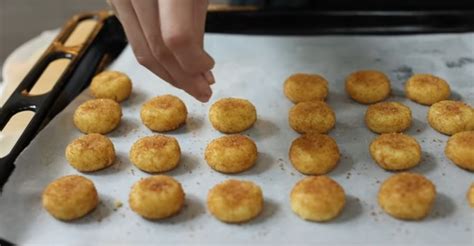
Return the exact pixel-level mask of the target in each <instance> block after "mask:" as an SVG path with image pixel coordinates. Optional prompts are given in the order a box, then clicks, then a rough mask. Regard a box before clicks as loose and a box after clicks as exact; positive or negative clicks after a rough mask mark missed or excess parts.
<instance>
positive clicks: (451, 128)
mask: <svg viewBox="0 0 474 246" xmlns="http://www.w3.org/2000/svg"><path fill="white" fill-rule="evenodd" d="M428 123H430V126H431V127H433V129H435V130H436V131H438V132H441V133H443V134H446V135H453V134H455V133H458V132H462V131H473V130H474V109H473V108H472V107H471V106H469V105H467V104H465V103H463V102H460V101H450V100H445V101H441V102H437V103H435V104H433V105H431V107H430V109H429V110H428Z"/></svg>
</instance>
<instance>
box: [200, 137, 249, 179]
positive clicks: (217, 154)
mask: <svg viewBox="0 0 474 246" xmlns="http://www.w3.org/2000/svg"><path fill="white" fill-rule="evenodd" d="M257 155H258V152H257V145H255V142H254V141H253V140H252V139H250V138H248V137H246V136H243V135H237V134H236V135H228V136H223V137H220V138H217V139H214V140H212V142H210V143H209V144H208V145H207V147H206V151H205V153H204V158H205V159H206V161H207V164H209V166H210V167H212V168H213V169H214V170H216V171H219V172H223V173H238V172H242V171H245V170H247V169H249V168H251V167H252V166H253V165H254V164H255V161H256V160H257Z"/></svg>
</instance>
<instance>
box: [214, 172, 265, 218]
mask: <svg viewBox="0 0 474 246" xmlns="http://www.w3.org/2000/svg"><path fill="white" fill-rule="evenodd" d="M207 208H208V209H209V211H210V212H211V214H212V215H214V217H216V218H217V219H219V220H221V221H223V222H227V223H241V222H247V221H249V220H251V219H253V218H255V217H257V216H258V215H259V214H260V212H261V211H262V209H263V194H262V190H261V189H260V187H259V186H258V185H256V184H254V183H253V182H250V181H242V180H235V179H229V180H226V181H224V182H222V183H219V184H217V185H215V186H214V187H212V189H211V190H210V191H209V193H208V195H207Z"/></svg>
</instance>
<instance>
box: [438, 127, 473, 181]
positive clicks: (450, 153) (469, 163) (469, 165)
mask: <svg viewBox="0 0 474 246" xmlns="http://www.w3.org/2000/svg"><path fill="white" fill-rule="evenodd" d="M444 153H445V154H446V157H448V158H449V159H450V160H451V161H452V162H453V163H454V164H456V165H458V166H459V167H461V168H464V169H466V170H469V171H471V172H473V171H474V131H465V132H458V133H456V134H454V135H452V136H451V137H449V139H448V143H447V144H446V148H445V149H444Z"/></svg>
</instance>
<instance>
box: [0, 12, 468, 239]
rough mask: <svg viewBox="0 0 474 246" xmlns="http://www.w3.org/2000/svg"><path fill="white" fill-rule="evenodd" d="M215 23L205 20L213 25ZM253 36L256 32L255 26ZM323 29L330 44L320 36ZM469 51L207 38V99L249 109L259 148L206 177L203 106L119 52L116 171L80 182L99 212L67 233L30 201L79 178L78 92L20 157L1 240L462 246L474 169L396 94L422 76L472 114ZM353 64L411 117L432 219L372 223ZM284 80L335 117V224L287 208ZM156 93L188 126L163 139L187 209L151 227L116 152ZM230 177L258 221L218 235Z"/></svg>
mask: <svg viewBox="0 0 474 246" xmlns="http://www.w3.org/2000/svg"><path fill="white" fill-rule="evenodd" d="M234 13H235V12H234ZM216 15H221V13H216ZM212 16H213V14H211V15H210V19H209V20H208V21H210V22H211V23H212V22H213V21H212V18H213V17H212ZM115 22H116V20H115ZM117 24H118V23H115V24H114V26H117ZM471 24H472V23H471ZM468 26H471V25H470V24H469V25H468ZM207 30H208V31H211V32H214V31H215V32H219V30H220V29H219V28H216V27H212V24H209V25H208V28H207ZM313 30H318V27H316V28H314V29H313ZM260 31H262V32H263V33H265V30H260ZM272 32H276V31H275V30H273V31H272ZM242 33H252V34H255V33H257V32H256V31H255V30H253V31H248V30H247V31H242ZM283 33H284V32H283ZM315 33H318V32H315ZM324 33H326V34H327V32H320V34H324ZM335 33H337V32H335ZM355 33H357V32H355ZM362 33H365V32H362ZM375 33H377V32H375ZM408 33H411V32H408ZM292 34H296V32H294V33H292ZM304 34H306V33H304ZM383 34H386V33H383ZM394 34H400V33H397V32H394ZM249 44H250V45H249ZM473 44H474V37H473V34H453V35H413V36H397V37H391V36H385V37H380V36H323V37H301V36H294V37H270V36H254V37H249V36H241V35H208V36H207V37H206V48H207V49H208V50H209V52H210V53H211V54H213V55H214V57H215V58H216V60H217V66H216V68H215V71H214V72H215V75H216V78H217V80H218V83H217V84H216V85H215V86H214V87H213V89H214V91H215V92H214V96H213V99H212V100H215V99H217V98H220V97H226V96H236V97H244V98H248V99H250V100H251V101H252V102H254V103H255V105H256V107H257V110H258V115H259V120H258V121H257V123H256V125H255V127H254V128H252V129H250V130H249V131H247V132H245V134H248V135H250V136H251V137H252V138H254V139H255V140H256V142H257V145H258V147H259V154H260V157H259V160H258V163H257V166H256V167H255V168H253V169H251V170H249V171H247V172H245V173H243V174H238V175H223V174H220V173H216V172H214V171H212V170H211V169H210V168H209V167H208V166H207V165H206V164H205V162H204V161H203V158H202V155H203V149H204V148H205V145H206V144H207V143H208V142H209V141H210V140H211V139H213V138H215V137H218V136H221V134H219V133H217V132H216V131H215V130H213V129H212V127H211V126H210V124H209V122H208V121H207V117H206V114H207V110H208V104H200V103H197V102H196V101H195V100H193V99H192V98H190V97H189V96H188V95H186V94H185V93H183V92H181V91H178V90H176V89H174V88H171V87H169V86H168V85H167V84H166V83H164V82H163V81H161V80H160V79H158V78H156V77H155V76H153V75H152V74H151V73H150V72H148V71H147V70H145V69H143V68H142V67H141V66H139V65H138V64H136V62H135V59H134V57H133V55H132V52H131V50H130V49H129V48H127V49H126V50H125V52H124V53H123V54H122V55H121V56H120V58H119V59H118V60H117V61H116V62H115V63H114V64H113V65H112V66H111V67H110V69H117V70H120V71H124V72H126V73H128V74H129V75H130V76H131V77H132V79H133V81H134V92H133V94H132V97H131V98H130V99H129V100H128V101H126V102H125V103H123V104H122V106H123V109H124V118H123V120H122V123H121V126H120V127H119V129H117V130H116V131H114V132H113V133H111V134H109V137H111V139H112V141H113V142H114V144H115V146H116V148H117V153H118V161H117V163H116V164H115V165H114V166H113V167H111V168H109V169H106V170H104V171H101V172H98V173H94V174H88V175H86V176H87V177H88V178H90V179H92V180H93V181H94V182H95V184H96V186H97V188H98V190H99V193H100V197H101V203H100V206H99V207H98V209H96V210H95V211H94V212H93V213H92V214H91V215H89V216H87V217H85V218H83V219H81V220H79V221H76V222H73V223H64V222H59V221H56V220H54V219H52V218H51V217H50V216H49V215H47V214H46V213H45V212H44V210H42V208H41V205H40V194H41V191H42V189H43V188H44V186H45V185H46V184H47V183H49V182H50V181H51V180H53V179H55V178H57V177H59V176H62V175H66V174H73V173H77V172H76V171H75V170H74V169H72V168H71V167H70V166H69V165H67V162H66V160H65V158H64V156H63V155H64V154H63V152H64V148H65V146H66V145H67V143H68V142H69V141H71V140H72V139H74V138H76V137H78V136H80V135H81V134H80V133H79V132H78V131H77V130H76V129H75V128H74V127H73V124H72V113H73V111H74V109H75V108H76V107H77V106H78V105H79V104H80V103H82V102H84V101H85V100H87V99H89V98H90V97H89V96H88V95H87V94H86V93H83V94H81V95H80V96H79V97H78V98H76V99H75V100H74V101H73V102H72V103H71V105H69V106H68V107H67V108H66V109H65V110H64V111H63V112H61V113H60V114H59V115H58V116H57V117H56V118H54V119H53V120H52V122H51V124H50V125H48V126H46V127H45V128H44V130H43V131H42V132H40V133H39V134H38V136H37V138H36V139H34V140H33V142H32V143H31V144H30V146H29V147H27V148H26V149H25V151H24V152H23V153H22V154H21V155H20V156H19V158H18V160H17V162H16V166H17V170H16V171H15V172H14V173H13V175H12V176H11V179H10V181H9V182H7V183H6V186H5V189H4V191H3V193H2V194H1V197H0V218H1V221H0V222H1V223H0V237H4V238H6V239H8V240H11V241H13V242H17V243H20V244H25V243H39V244H49V245H51V244H57V245H63V244H78V245H82V244H112V243H113V244H131V243H150V242H160V243H163V244H171V243H182V244H196V243H202V244H205V243H207V244H208V243H214V244H222V243H234V244H244V243H245V244H252V243H267V244H289V243H301V244H304V243H307V244H310V243H323V244H326V245H328V244H333V245H334V244H335V245H341V244H351V243H355V244H363V245H366V244H369V243H372V244H376V245H382V244H385V245H398V244H404V245H405V244H430V245H432V244H449V245H472V242H473V233H472V230H473V228H472V221H473V217H472V216H473V215H472V211H471V210H470V209H469V208H468V206H467V203H466V201H465V192H466V189H467V187H468V185H469V184H470V182H472V173H468V172H466V171H464V170H461V169H458V168H456V167H455V166H454V165H452V164H450V162H449V161H448V160H447V159H446V158H445V157H444V155H443V154H442V153H443V151H442V150H443V147H444V143H445V141H446V139H447V137H446V136H443V135H440V134H438V133H436V132H435V131H433V130H432V129H431V128H430V127H429V126H428V125H427V124H426V120H425V117H426V111H427V108H426V107H424V106H421V105H417V104H414V103H412V102H410V101H408V100H406V99H404V98H403V96H402V94H403V93H402V92H401V90H402V84H403V81H404V80H405V79H406V78H407V77H408V76H409V75H411V74H412V73H413V72H430V73H435V74H437V75H439V76H441V77H445V78H447V79H448V81H450V82H451V85H452V88H453V91H454V95H453V98H455V99H462V100H464V101H466V102H468V103H470V104H473V103H474V102H473V98H474V92H473V84H472V77H473V75H474V71H473V63H474V62H473V61H474V58H473V55H472V54H473V53H474V47H473ZM84 66H85V65H84ZM363 68H375V69H380V70H382V71H384V72H386V73H387V74H388V75H389V76H390V77H391V79H392V82H393V87H394V93H393V97H392V98H391V100H396V101H402V102H404V103H406V104H407V105H409V106H410V107H411V108H412V110H413V114H414V118H415V120H414V125H413V126H412V128H411V129H410V130H409V131H408V133H409V134H411V135H414V136H415V137H416V138H417V139H418V140H419V141H420V143H421V145H422V147H423V150H424V158H423V163H422V164H421V165H420V166H419V167H417V168H415V169H414V171H416V172H420V173H423V174H425V175H426V176H428V177H429V178H430V179H432V180H433V181H434V182H435V184H436V185H437V187H438V192H439V196H438V199H437V201H436V205H435V208H434V211H433V213H432V214H431V215H430V217H429V218H428V219H427V220H425V221H423V222H420V223H417V222H403V221H398V220H395V219H392V218H390V217H388V216H386V215H385V214H383V213H382V211H380V209H379V208H378V206H377V204H376V202H375V195H376V192H377V189H378V187H379V185H380V182H381V181H382V180H384V179H385V178H387V177H388V176H389V175H390V174H391V173H389V172H385V171H383V170H381V169H380V168H378V167H377V166H376V165H375V164H374V163H373V162H372V160H371V159H370V156H369V155H368V151H367V146H368V143H369V142H370V140H371V139H372V138H373V137H375V135H374V134H373V133H371V132H370V131H368V130H367V129H366V128H365V126H364V125H363V113H364V111H365V108H366V106H364V105H359V104H356V103H354V102H352V101H350V100H349V99H348V98H347V97H346V96H345V94H344V91H343V79H344V76H345V75H347V74H348V73H349V72H351V71H353V70H357V69H363ZM294 72H316V73H321V74H323V75H324V76H326V77H327V78H328V79H329V81H330V91H331V92H330V96H329V98H328V103H329V104H330V105H331V106H332V107H333V108H334V109H335V111H336V115H337V118H338V123H337V125H336V128H335V129H334V130H333V131H332V132H331V133H330V135H331V136H333V137H334V138H335V139H336V140H337V142H338V144H339V146H340V148H341V152H342V154H343V158H342V160H341V162H340V164H339V166H338V168H337V169H336V170H334V171H333V172H331V173H330V176H331V177H333V178H334V179H336V180H337V181H338V182H339V183H341V184H342V185H343V187H344V188H345V189H346V192H347V193H348V204H347V208H346V209H345V211H344V212H343V214H342V215H341V217H339V218H338V219H336V221H334V222H330V223H323V224H318V223H310V222H305V221H301V220H300V219H298V218H297V217H296V216H295V215H293V214H292V212H291V210H290V208H289V204H288V193H289V191H290V189H291V187H292V186H293V184H294V183H295V182H296V181H297V180H299V179H300V178H302V177H303V176H302V175H300V174H299V173H298V172H297V171H296V170H294V169H293V168H292V166H291V164H290V163H289V161H288V158H287V151H288V147H289V144H290V142H291V141H292V140H293V139H294V138H296V137H297V134H296V133H294V132H293V131H292V130H291V129H290V128H289V127H288V124H287V121H286V116H287V111H288V109H289V108H290V107H291V105H292V104H291V103H290V102H289V101H288V100H286V99H285V98H284V96H283V94H282V82H283V80H284V79H285V78H286V77H287V76H288V75H289V74H291V73H294ZM89 78H90V77H89ZM164 93H172V94H175V95H178V96H179V97H181V98H182V99H183V100H184V101H185V102H186V104H187V106H188V109H189V111H190V118H189V120H188V122H187V125H186V126H185V127H183V128H181V129H180V130H178V131H175V132H172V133H170V134H171V135H173V136H175V137H176V138H178V140H179V142H180V144H181V147H182V149H183V161H182V163H181V164H180V166H179V167H178V168H177V169H176V170H174V171H172V172H169V173H168V174H169V175H172V176H174V177H176V178H177V179H178V180H179V181H180V182H181V183H182V184H183V186H184V189H185V191H186V193H187V200H186V207H185V209H184V210H183V212H182V213H181V214H180V215H178V216H176V217H174V218H171V219H168V220H165V221H161V222H151V221H147V220H143V219H141V218H140V217H138V216H136V215H135V214H133V213H132V212H131V211H130V209H129V208H128V205H127V196H128V192H129V188H130V186H131V184H132V183H133V182H135V181H136V180H138V179H139V178H140V177H146V176H147V174H144V173H142V172H140V171H139V170H138V169H136V168H134V167H133V166H132V165H131V164H130V162H129V161H128V157H127V156H128V154H127V153H128V150H129V148H130V146H131V144H132V143H133V142H134V141H135V140H136V139H138V138H139V137H142V136H146V135H150V134H152V132H150V131H149V130H148V129H146V128H145V127H144V126H143V125H142V124H141V123H140V121H139V113H138V110H139V107H140V105H141V104H142V103H143V102H144V101H145V100H147V99H149V98H151V97H153V96H155V95H157V94H164ZM71 99H72V97H68V100H71ZM230 177H233V178H242V179H250V180H253V181H255V182H256V183H258V184H260V185H261V186H262V188H263V191H264V195H265V199H266V203H265V208H264V212H263V214H262V215H261V216H260V217H259V218H257V219H256V220H255V221H252V222H251V223H248V224H245V225H228V224H223V223H220V222H218V221H216V220H215V219H213V218H212V217H211V216H210V215H209V214H208V213H207V212H206V209H205V197H206V193H207V191H208V189H209V188H210V187H212V186H213V185H214V184H216V183H217V182H219V181H222V180H225V179H227V178H230ZM118 202H122V203H123V204H124V205H123V207H119V206H118V205H117V204H118ZM439 231H443V233H439ZM177 232H179V233H177ZM84 235H87V237H85V236H84ZM0 243H1V244H2V245H3V244H4V243H6V242H3V241H0Z"/></svg>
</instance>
